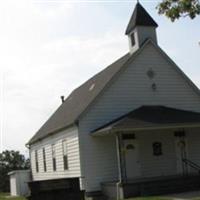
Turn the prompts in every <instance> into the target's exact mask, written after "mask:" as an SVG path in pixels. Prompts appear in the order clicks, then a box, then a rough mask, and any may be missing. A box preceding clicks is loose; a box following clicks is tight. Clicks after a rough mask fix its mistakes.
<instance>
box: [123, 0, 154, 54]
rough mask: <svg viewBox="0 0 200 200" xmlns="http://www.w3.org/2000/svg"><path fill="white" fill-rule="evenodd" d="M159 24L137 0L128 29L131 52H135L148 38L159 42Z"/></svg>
mask: <svg viewBox="0 0 200 200" xmlns="http://www.w3.org/2000/svg"><path fill="white" fill-rule="evenodd" d="M157 27H158V24H157V23H156V22H155V21H154V20H153V18H152V17H151V16H150V15H149V13H148V12H147V11H146V10H145V9H144V8H143V6H142V5H141V4H140V3H139V0H137V4H136V6H135V9H134V11H133V14H132V16H131V19H130V21H129V23H128V26H127V29H126V35H127V36H128V38H129V47H130V53H133V52H135V51H136V50H137V49H138V48H140V47H141V45H142V44H143V43H144V42H145V41H146V40H147V39H151V40H152V41H154V42H155V43H157V36H156V28H157Z"/></svg>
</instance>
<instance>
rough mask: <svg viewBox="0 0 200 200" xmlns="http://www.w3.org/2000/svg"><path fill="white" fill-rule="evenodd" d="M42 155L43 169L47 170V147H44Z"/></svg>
mask: <svg viewBox="0 0 200 200" xmlns="http://www.w3.org/2000/svg"><path fill="white" fill-rule="evenodd" d="M42 156H43V167H44V168H43V169H44V172H47V162H46V149H45V147H44V148H43V149H42Z"/></svg>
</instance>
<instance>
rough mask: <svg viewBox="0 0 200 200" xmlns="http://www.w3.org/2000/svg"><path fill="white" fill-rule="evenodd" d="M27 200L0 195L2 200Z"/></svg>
mask: <svg viewBox="0 0 200 200" xmlns="http://www.w3.org/2000/svg"><path fill="white" fill-rule="evenodd" d="M8 199H11V200H25V198H23V197H10V196H9V194H0V200H8Z"/></svg>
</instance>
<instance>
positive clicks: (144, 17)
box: [126, 0, 158, 35]
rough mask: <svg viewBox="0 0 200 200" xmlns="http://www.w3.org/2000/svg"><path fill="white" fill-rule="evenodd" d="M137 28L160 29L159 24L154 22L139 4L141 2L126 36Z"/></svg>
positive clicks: (136, 7) (133, 15) (137, 6)
mask: <svg viewBox="0 0 200 200" xmlns="http://www.w3.org/2000/svg"><path fill="white" fill-rule="evenodd" d="M136 26H152V27H158V24H157V23H156V22H155V21H154V20H153V18H152V17H151V16H150V15H149V13H148V12H147V11H146V10H145V9H144V7H143V6H142V5H141V4H140V3H139V0H137V4H136V6H135V10H134V12H133V14H132V16H131V19H130V21H129V24H128V26H127V29H126V35H128V34H129V33H130V32H131V31H132V30H133V29H134V28H135V27H136Z"/></svg>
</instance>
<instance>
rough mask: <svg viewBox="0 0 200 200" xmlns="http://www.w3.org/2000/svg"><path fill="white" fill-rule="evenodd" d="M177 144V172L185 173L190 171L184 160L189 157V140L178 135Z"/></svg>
mask: <svg viewBox="0 0 200 200" xmlns="http://www.w3.org/2000/svg"><path fill="white" fill-rule="evenodd" d="M175 145H176V164H177V172H178V174H185V173H187V172H188V167H187V164H186V163H184V162H183V161H182V160H183V159H187V140H186V139H185V137H177V138H176V144H175Z"/></svg>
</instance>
